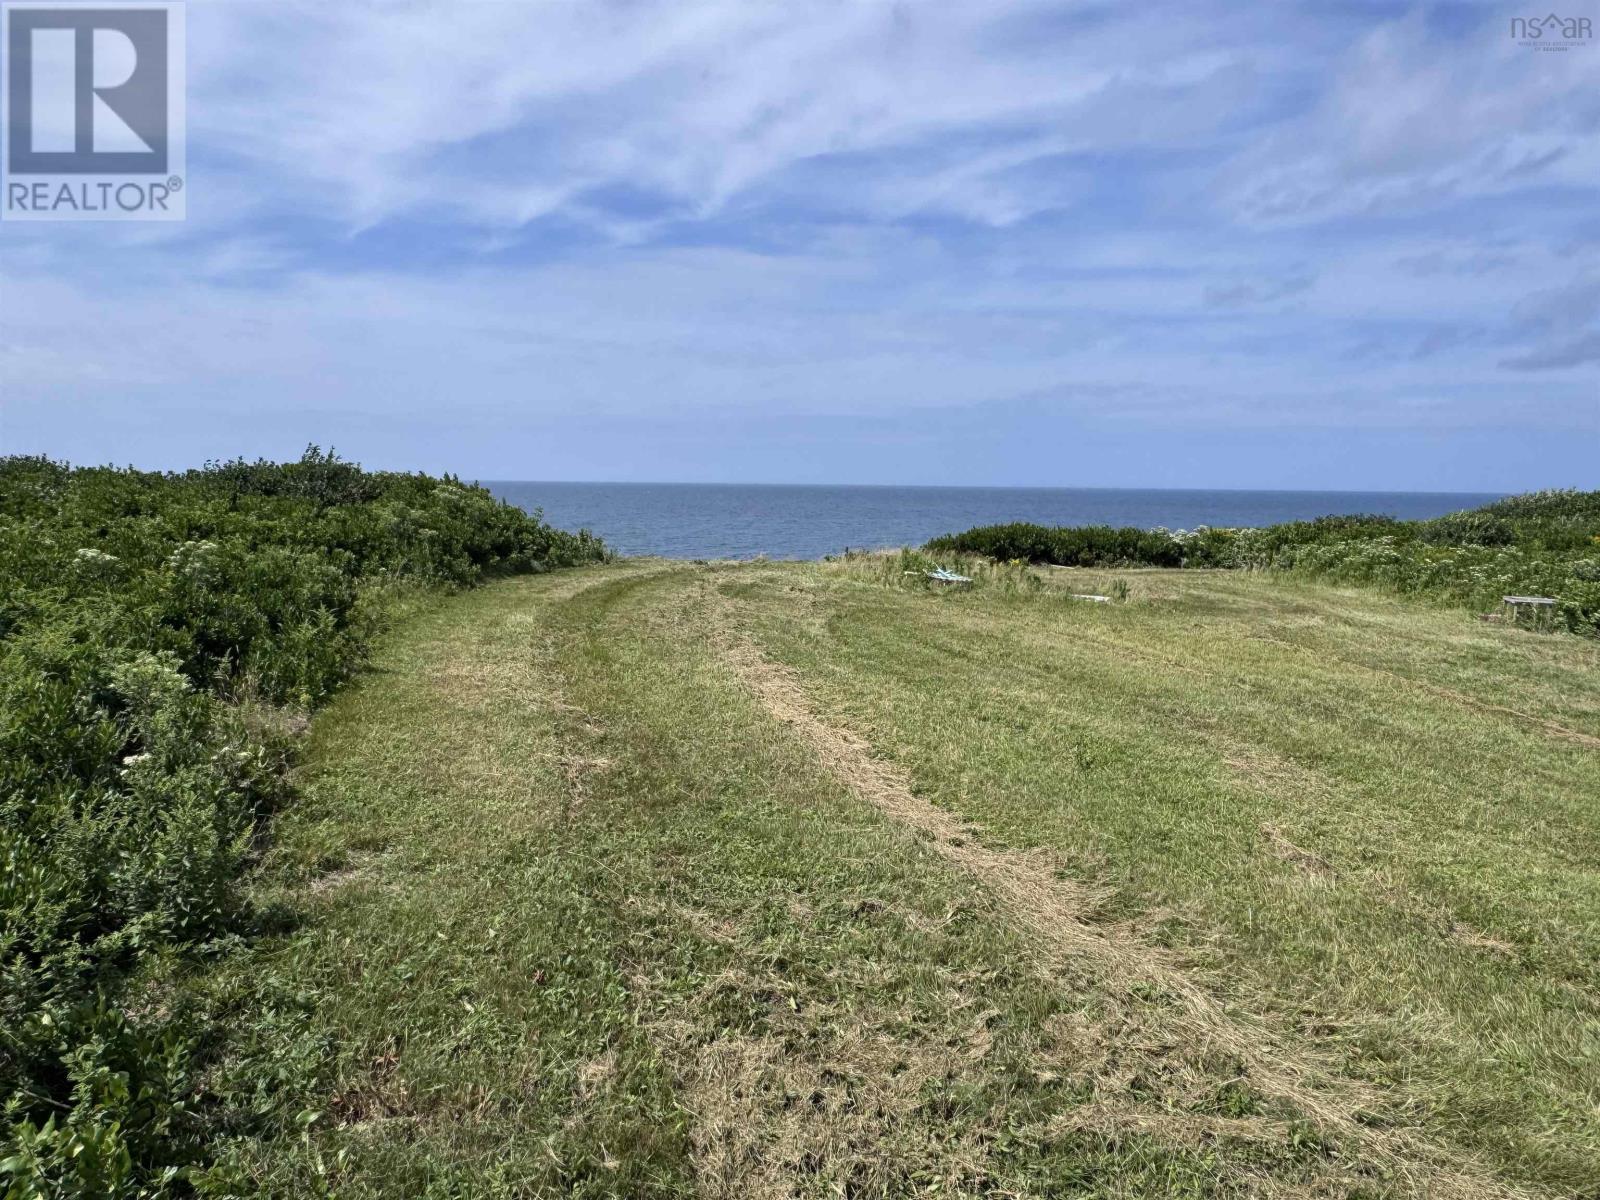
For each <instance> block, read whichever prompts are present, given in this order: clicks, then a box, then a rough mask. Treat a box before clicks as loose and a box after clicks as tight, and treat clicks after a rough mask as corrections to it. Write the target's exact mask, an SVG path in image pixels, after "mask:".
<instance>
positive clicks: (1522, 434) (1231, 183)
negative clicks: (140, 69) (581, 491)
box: [0, 0, 1600, 491]
mask: <svg viewBox="0 0 1600 1200" xmlns="http://www.w3.org/2000/svg"><path fill="white" fill-rule="evenodd" d="M1569 7H1570V6H1569ZM1573 11H1574V12H1577V11H1578V10H1577V9H1574V10H1573ZM1589 11H1590V15H1593V16H1595V17H1597V18H1600V10H1593V9H1591V10H1589ZM1516 15H1523V10H1522V9H1521V8H1519V7H1515V6H1512V7H1508V6H1504V5H1486V4H1455V5H1434V6H1401V5H1387V4H1376V3H1370V4H1369V3H1347V4H1330V3H1306V4H1282V5H1278V4H1269V5H1244V6H1241V5H1238V4H1236V3H1217V4H1210V3H1207V2H1206V0H1193V2H1183V3H1172V4H1159V3H1149V2H1146V3H1134V4H1128V3H1120V4H1103V5H1102V4H1059V3H1035V2H1031V0H985V2H983V3H951V2H950V0H928V2H926V3H916V2H902V3H894V4H888V3H867V2H846V0H827V2H818V3H810V2H806V0H793V2H786V3H782V4H776V3H774V4H765V3H750V2H748V0H728V2H717V3H697V2H692V0H669V2H659V3H657V2H650V0H628V2H626V3H621V2H586V3H578V2H577V0H572V2H567V3H543V2H534V0H501V2H495V3H483V2H473V0H452V2H449V3H437V4H433V3H425V2H421V0H413V2H408V3H398V4H381V5H380V4H368V3H361V2H356V0H341V2H340V3H337V4H332V3H327V2H326V0H318V2H317V3H295V2H289V0H272V2H270V3H269V2H267V0H227V2H223V0H193V2H192V3H191V4H190V5H189V13H188V42H189V66H188V70H189V100H188V114H189V117H188V119H189V190H188V212H189V219H188V221H187V222H185V223H183V224H171V225H164V224H114V225H86V224H54V225H46V224H36V223H35V224H15V223H13V224H5V225H0V450H3V451H5V452H10V453H17V452H25V453H48V454H51V455H53V456H56V457H64V458H68V459H70V460H72V461H75V462H107V461H111V462H119V463H122V462H131V463H134V464H137V465H141V466H150V467H178V466H187V465H192V464H194V463H196V462H198V461H200V460H203V459H205V458H211V457H230V456H233V455H240V454H242V455H246V456H249V457H255V456H257V455H265V456H269V457H282V456H292V455H294V454H297V453H298V451H299V450H300V448H301V447H303V446H304V445H305V444H306V443H307V442H313V441H314V442H318V443H321V444H323V445H325V446H326V445H328V444H330V443H331V444H333V445H335V446H336V447H338V449H339V450H340V452H341V453H343V454H344V455H346V456H347V457H351V458H355V459H357V460H360V461H363V462H365V463H367V464H368V465H370V466H382V467H397V468H422V469H429V470H453V471H456V472H458V473H460V474H463V475H466V476H468V477H476V478H485V479H508V478H523V479H626V480H727V481H763V480H770V481H786V482H862V483H872V482H881V483H933V482H948V483H974V484H1031V485H1062V486H1119V485H1122V486H1153V487H1159V486H1170V487H1216V486H1232V487H1306V488H1380V489H1381V488H1392V489H1413V488H1414V489H1419V490H1421V489H1426V490H1491V491H1499V490H1506V491H1510V490H1523V489H1528V488H1534V487H1542V486H1587V487H1600V141H1597V136H1596V135H1597V133H1600V44H1593V45H1584V46H1578V47H1575V48H1574V49H1572V50H1571V51H1570V52H1566V53H1546V52H1539V51H1536V50H1530V49H1528V48H1525V47H1523V46H1520V45H1518V44H1517V43H1516V42H1515V41H1514V40H1513V39H1512V38H1511V37H1510V34H1509V26H1510V18H1511V17H1512V16H1516ZM1596 24H1600V20H1597V21H1596Z"/></svg>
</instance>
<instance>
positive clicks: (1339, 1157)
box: [196, 559, 1600, 1197]
mask: <svg viewBox="0 0 1600 1200" xmlns="http://www.w3.org/2000/svg"><path fill="white" fill-rule="evenodd" d="M1118 580H1121V581H1122V582H1124V583H1125V584H1126V585H1127V587H1126V592H1127V597H1128V598H1127V600H1126V602H1120V603H1113V604H1086V603H1079V602H1075V601H1072V600H1070V599H1067V598H1066V597H1065V593H1067V592H1093V593H1104V594H1114V593H1118V592H1121V590H1122V589H1121V588H1117V587H1115V584H1116V582H1117V581H1118ZM740 647H743V648H744V650H743V651H742V652H741V651H740V650H739V648H740ZM752 664H755V666H754V667H753V666H752ZM763 664H766V666H763ZM1597 666H1600V647H1597V646H1596V644H1595V643H1593V642H1592V641H1588V640H1585V639H1579V638H1573V637H1569V636H1539V635H1535V634H1531V633H1527V632H1523V631H1519V630H1513V629H1504V628H1497V627H1493V626H1489V625H1484V624H1481V623H1478V622H1475V621H1472V620H1470V619H1468V618H1466V617H1464V616H1462V615H1460V614H1456V613H1450V612H1441V611H1437V610H1428V609H1420V608H1415V607H1407V606H1405V605H1404V604H1402V603H1400V602H1398V601H1394V600H1391V599H1387V598H1384V597H1381V596H1377V595H1374V594H1372V593H1370V592H1360V591H1351V590H1335V589H1333V588H1329V587H1325V586H1319V585H1314V584H1310V583H1298V582H1285V581H1283V580H1274V579H1271V578H1266V577H1262V576H1258V575H1242V574H1232V573H1210V572H1196V571H1188V572H1182V573H1179V572H1159V571H1124V572H1116V573H1109V572H1100V573H1087V572H1085V573H1079V572H1071V571H1051V572H1044V573H1042V574H1038V575H1035V574H1034V573H1032V572H1028V571H1025V570H1022V569H1020V568H1016V569H1007V570H1000V569H996V570H995V571H993V572H991V573H988V574H985V575H984V576H983V578H982V579H980V582H979V585H978V586H977V587H975V588H973V589H970V590H960V591H950V592H936V591H930V590H928V589H927V588H926V587H925V586H924V585H922V584H921V583H920V581H918V580H917V579H916V578H914V577H907V576H904V575H902V574H900V573H899V568H898V566H897V560H879V559H852V560H850V561H847V562H844V563H839V564H820V565H819V564H761V565H748V566H717V567H692V566H688V565H670V564H661V563H652V562H632V563H626V564H620V565H617V566H612V567H605V568H595V569H584V570H580V571H573V572H562V573H557V574H553V575H547V576H541V577H537V578H533V579H519V580H508V581H503V582H500V583H496V584H492V585H490V586H487V587H485V588H483V589H480V590H478V591H476V592H474V593H471V594H468V595H463V596H459V597H456V598H453V599H451V600H449V601H447V602H442V603H437V604H433V605H430V606H428V607H426V608H424V609H423V610H422V611H420V612H419V613H417V614H416V615H414V616H413V617H412V618H411V619H410V620H409V621H408V622H407V623H406V624H405V625H404V626H403V628H401V629H400V630H399V631H397V632H396V633H395V634H393V635H391V636H390V637H389V638H388V640H387V641H386V643H385V644H384V646H383V647H382V649H381V650H380V652H379V654H378V655H377V656H376V659H375V662H374V669H373V671H372V673H371V674H369V675H368V676H366V677H365V678H364V679H363V680H362V681H361V682H360V683H358V684H357V685H356V686H355V687H354V688H352V689H351V690H350V691H349V692H348V693H346V694H344V695H343V696H341V697H340V698H338V699H337V700H336V701H335V702H334V703H333V705H332V706H331V707H330V708H329V709H328V710H327V711H326V712H324V713H323V714H322V715H321V716H320V717H319V718H318V719H317V721H316V723H315V726H314V730H313V739H312V745H311V749H310V753H309V755H308V757H307V760H306V762H305V765H304V766H303V768H302V770H301V775H300V778H299V784H300V787H301V790H302V793H303V798H302V799H301V800H300V801H299V802H298V803H297V804H296V805H295V806H294V807H292V808H291V809H289V810H288V811H286V812H285V813H284V814H283V815H282V816H281V817H280V818H279V820H278V822H277V829H276V837H277V841H276V846H275V848H274V850H273V851H272V853H271V856H270V858H269V861H268V862H267V864H266V865H265V866H264V867H263V870H262V872H261V876H260V881H259V885H258V886H259V892H260V899H261V900H262V901H263V902H264V903H268V904H276V905H278V906H279V907H280V908H281V910H282V911H283V913H284V926H283V932H282V933H281V934H280V935H279V936H277V937H275V938H273V939H269V940H268V941H266V942H265V943H263V944H262V945H261V946H259V947H258V948H257V949H256V950H255V951H253V952H252V954H251V955H250V956H249V957H248V958H246V959H243V960H242V961H239V962H236V963H234V964H233V965H231V966H228V967H225V968H223V969H222V970H221V971H219V972H217V973H215V974H214V975H213V976H211V977H206V978H203V979H201V980H199V981H197V983H196V988H197V992H198V993H199V994H202V995H203V996H205V997H206V1002H207V1003H210V1004H213V1005H215V1006H217V1007H218V1008H219V1009H226V1010H227V1011H228V1012H229V1013H231V1014H232V1023H233V1029H234V1032H233V1035H232V1040H231V1041H230V1042H229V1043H228V1044H227V1045H226V1046H225V1047H224V1048H223V1049H222V1050H221V1051H220V1052H219V1054H218V1057H217V1060H216V1064H215V1071H216V1072H217V1074H218V1076H219V1077H227V1078H230V1079H233V1080H235V1081H237V1080H239V1079H259V1080H261V1088H262V1092H263V1095H264V1096H271V1097H272V1098H273V1099H272V1101H271V1103H272V1104H273V1105H277V1106H280V1107H281V1106H282V1104H283V1098H284V1096H285V1095H292V1096H293V1097H294V1099H293V1103H291V1104H290V1105H289V1106H288V1107H289V1110H290V1111H293V1112H297V1113H299V1114H300V1115H299V1117H298V1118H297V1119H294V1120H288V1121H284V1122H283V1123H282V1124H281V1126H280V1127H279V1128H278V1130H277V1132H276V1133H272V1132H269V1133H268V1134H267V1135H266V1136H262V1135H261V1134H260V1132H259V1131H256V1130H249V1129H247V1128H246V1127H245V1126H241V1132H240V1135H239V1137H238V1138H237V1139H236V1140H235V1141H233V1142H232V1143H230V1144H228V1145H227V1146H226V1147H225V1153H224V1155H223V1164H222V1166H221V1167H219V1168H218V1169H217V1170H216V1171H215V1172H214V1173H213V1174H212V1175H211V1176H210V1177H209V1179H208V1180H207V1181H202V1182H203V1184H204V1187H205V1188H208V1189H209V1190H211V1191H212V1192H213V1193H216V1194H237V1195H279V1196H286V1197H287V1196H308V1195H317V1194H337V1195H339V1196H351V1197H354V1196H408V1197H409V1196H530V1195H550V1196H557V1195H591V1196H613V1195H615V1196H645V1195H695V1194H699V1195H726V1196H746V1195H774V1196H787V1195H804V1196H811V1195H815V1196H834V1195H841V1194H842V1195H852V1196H902V1195H914V1194H937V1195H992V1196H1010V1195H1041V1196H1044V1195H1062V1196H1105V1197H1112V1196H1122V1197H1131V1196H1245V1195H1305V1194H1319V1195H1320V1194H1326V1195H1343V1196H1381V1195H1397V1196H1398V1195H1415V1194H1423V1193H1428V1194H1437V1195H1483V1196H1489V1195H1503V1194H1506V1193H1508V1192H1516V1191H1519V1190H1520V1191H1522V1192H1525V1193H1528V1194H1533V1195H1548V1196H1571V1195H1580V1194H1590V1193H1593V1192H1594V1191H1595V1190H1596V1189H1600V1166H1597V1164H1600V1115H1597V1109H1596V1101H1597V1095H1596V1092H1597V1080H1600V1003H1597V1001H1596V996H1597V995H1600V967H1597V965H1596V964H1597V963H1600V888H1597V886H1596V876H1595V873H1594V866H1593V864H1594V863H1595V862H1597V861H1600V819H1597V816H1596V813H1595V809H1594V798H1595V797H1596V796H1597V795H1600V740H1597V739H1600V672H1597V671H1596V667H1597ZM768 667H770V668H771V669H774V670H776V669H778V668H779V667H781V668H782V669H783V670H784V671H786V672H787V673H786V674H784V675H782V676H781V678H782V679H783V680H785V681H786V682H784V683H783V684H782V685H781V686H782V687H783V688H787V689H790V692H792V694H793V695H794V696H795V697H799V698H801V701H803V703H804V704H805V705H807V706H808V711H809V712H810V714H812V718H814V720H813V719H812V718H807V719H806V720H799V721H795V722H793V723H791V721H786V720H784V719H780V717H782V716H784V715H785V714H784V713H782V712H781V711H778V712H777V713H776V715H775V711H774V706H773V704H772V703H771V696H772V693H771V691H770V689H769V690H768V691H766V692H763V690H762V689H761V687H760V686H759V685H756V686H753V677H752V675H751V672H752V670H753V669H755V670H765V669H768ZM790 692H785V693H784V694H785V695H788V694H790ZM788 715H789V716H790V717H791V718H792V717H793V714H792V713H791V714H788ZM808 722H809V723H808ZM819 730H823V731H828V730H832V731H840V732H841V740H840V742H839V746H840V747H842V748H841V749H838V750H837V752H830V751H828V749H827V747H825V746H824V747H820V748H819V744H818V740H817V739H818V737H819V734H818V731H819ZM850 733H853V734H854V735H857V736H858V737H859V738H860V739H864V745H863V744H861V743H858V742H853V741H851V740H850V739H849V737H848V736H844V735H845V734H850ZM870 760H876V761H879V762H881V763H883V764H887V767H886V770H887V772H888V774H887V775H885V776H884V778H886V779H889V780H890V781H891V784H892V783H893V781H894V780H901V781H903V782H904V783H906V784H908V785H909V791H910V792H911V793H913V795H912V796H911V797H909V798H905V797H903V799H905V800H906V803H915V802H918V801H919V799H920V800H921V801H928V802H931V803H932V804H933V805H935V806H937V808H938V809H940V810H944V811H947V812H949V813H951V814H954V815H955V816H956V817H958V818H960V819H961V820H963V821H966V822H970V823H971V824H972V826H973V828H972V829H971V830H970V831H968V832H967V833H966V834H964V835H962V836H961V837H960V838H957V839H955V840H954V841H948V840H947V841H944V842H941V840H940V839H939V837H937V836H933V835H930V833H929V832H928V829H927V828H926V827H924V828H922V829H920V830H919V829H918V828H916V827H915V826H914V823H911V824H908V823H907V822H906V821H905V820H903V819H900V816H897V811H896V810H895V809H894V807H893V805H892V804H889V805H887V806H886V805H885V803H884V802H883V798H882V797H875V796H874V795H873V794H871V789H864V788H863V787H862V786H861V777H860V769H859V768H860V765H861V763H862V762H865V761H870ZM852 771H854V772H855V773H854V774H852ZM893 786H898V784H894V785H893ZM875 799H877V800H878V803H874V800H875ZM901 816H903V814H901ZM964 843H970V844H964ZM964 864H965V866H964ZM973 864H977V867H974V866H973ZM1040 864H1043V867H1042V868H1041V867H1040ZM1041 869H1042V870H1043V872H1044V874H1043V875H1042V876H1039V877H1040V878H1043V879H1044V880H1046V883H1045V884H1044V885H1041V886H1042V891H1041V892H1040V895H1041V897H1042V899H1041V900H1040V902H1039V907H1037V908H1036V910H1035V911H1032V912H1031V913H1030V914H1029V918H1030V919H1029V920H1019V913H1018V909H1017V902H1016V899H1015V895H1014V889H1012V890H1011V891H1008V889H1007V886H1006V879H1005V878H1002V877H1003V876H1005V875H1006V873H1007V872H1017V873H1018V874H1017V878H1023V877H1024V874H1023V873H1024V872H1025V871H1034V872H1035V875H1037V874H1038V871H1039V870H1041ZM1052 870H1053V871H1054V872H1055V873H1056V876H1055V878H1058V885H1057V886H1051V885H1049V883H1048V881H1049V880H1050V879H1051V878H1052V876H1051V874H1050V872H1051V871H1052ZM1026 877H1027V878H1033V877H1034V876H1026ZM1079 885H1081V887H1080V886H1079ZM1079 894H1082V895H1083V896H1085V897H1086V899H1085V901H1084V903H1083V905H1082V906H1081V907H1079V908H1074V909H1072V910H1071V911H1068V909H1067V907H1065V906H1064V905H1063V907H1062V908H1061V910H1060V912H1059V913H1053V912H1052V910H1051V908H1050V905H1051V904H1054V903H1058V902H1060V898H1061V897H1063V896H1076V895H1079ZM1053 916H1059V920H1060V923H1061V925H1062V927H1063V928H1068V927H1070V928H1073V929H1077V928H1079V925H1080V924H1081V926H1082V927H1083V928H1084V929H1086V930H1087V931H1088V933H1087V934H1086V937H1088V938H1089V939H1090V940H1094V939H1098V940H1094V947H1098V948H1093V947H1091V948H1090V949H1088V950H1085V951H1084V952H1081V953H1079V952H1073V951H1072V950H1071V943H1063V945H1067V946H1068V949H1066V950H1063V951H1060V952H1057V951H1056V950H1052V949H1051V948H1050V946H1048V945H1046V944H1045V943H1049V942H1050V936H1049V934H1050V922H1051V920H1052V918H1053ZM1084 945H1088V942H1085V943H1084ZM1175 980H1181V981H1182V986H1183V987H1185V988H1187V987H1193V988H1194V989H1195V990H1196V993H1197V994H1201V995H1209V996H1212V997H1215V998H1216V1000H1217V1002H1218V1005H1219V1007H1218V1008H1217V1010H1216V1011H1217V1012H1218V1013H1219V1014H1220V1015H1219V1016H1218V1017H1217V1018H1216V1020H1217V1022H1218V1024H1217V1026H1216V1028H1217V1029H1218V1030H1219V1031H1222V1032H1224V1033H1226V1032H1228V1031H1233V1032H1235V1033H1237V1039H1236V1040H1230V1039H1229V1037H1221V1036H1219V1037H1218V1038H1215V1039H1206V1038H1195V1037H1187V1036H1183V1031H1184V1030H1188V1029H1191V1028H1192V1025H1186V1024H1184V1020H1185V1018H1184V1015H1183V1011H1182V1010H1183V1002H1182V999H1181V996H1180V995H1178V994H1176V993H1174V991H1173V986H1174V981H1175ZM269 1000H270V1001H271V1002H270V1003H268V1001H269ZM264 1012H265V1013H267V1014H268V1015H267V1016H266V1017H264V1016H263V1013H264ZM1224 1024H1225V1025H1226V1027H1227V1028H1226V1030H1224V1029H1223V1025H1224ZM1240 1047H1245V1048H1247V1049H1248V1051H1249V1052H1248V1053H1244V1054H1241V1053H1237V1052H1236V1051H1238V1050H1239V1049H1240ZM1278 1061H1281V1062H1283V1063H1285V1064H1287V1066H1286V1067H1285V1070H1286V1072H1287V1074H1288V1075H1289V1076H1291V1077H1293V1078H1294V1079H1296V1080H1298V1081H1299V1083H1298V1084H1297V1088H1295V1089H1289V1091H1287V1092H1285V1091H1284V1090H1283V1089H1275V1088H1274V1087H1273V1086H1271V1084H1270V1082H1269V1081H1268V1079H1267V1078H1266V1077H1265V1075H1264V1074H1262V1073H1261V1066H1260V1064H1262V1063H1269V1062H1278ZM1302 1085H1303V1086H1302ZM235 1086H237V1084H235ZM264 1103H266V1102H265V1101H264ZM1341 1107H1343V1108H1345V1109H1348V1112H1349V1113H1350V1114H1351V1115H1352V1117H1353V1119H1352V1120H1349V1121H1337V1120H1329V1119H1327V1117H1326V1114H1327V1112H1328V1111H1329V1110H1336V1109H1340V1108H1341Z"/></svg>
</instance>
